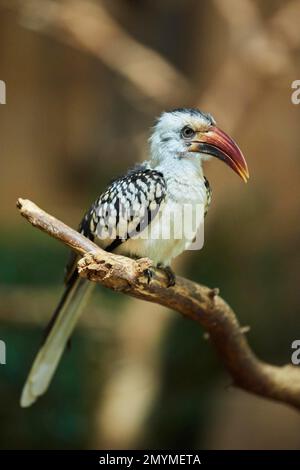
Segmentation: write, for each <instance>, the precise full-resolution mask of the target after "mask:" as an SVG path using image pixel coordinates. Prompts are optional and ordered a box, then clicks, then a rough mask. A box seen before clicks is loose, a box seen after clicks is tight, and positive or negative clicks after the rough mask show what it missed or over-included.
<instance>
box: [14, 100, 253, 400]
mask: <svg viewBox="0 0 300 470" xmlns="http://www.w3.org/2000/svg"><path fill="white" fill-rule="evenodd" d="M210 158H216V159H219V160H221V161H223V162H224V163H226V164H227V165H228V166H229V167H230V168H231V169H232V170H233V171H234V172H235V173H237V174H238V175H239V176H240V177H241V178H242V180H243V181H244V182H247V181H248V179H249V171H248V167H247V163H246V160H245V157H244V156H243V154H242V152H241V150H240V149H239V147H238V145H237V144H236V142H235V141H234V140H233V139H232V138H231V137H229V135H227V134H226V133H225V132H224V131H223V130H221V129H220V128H219V127H218V126H217V124H216V121H215V119H214V118H213V117H212V115H211V114H209V113H206V112H203V111H200V110H199V109H198V108H177V109H173V110H171V111H164V112H162V113H161V115H160V116H159V117H158V118H157V120H156V121H155V124H154V126H153V128H152V132H151V135H150V138H149V159H148V160H147V161H145V162H143V163H140V164H138V165H136V166H134V167H133V168H131V169H130V170H129V171H128V172H127V173H126V174H125V175H123V176H121V177H119V178H116V179H114V180H113V181H112V182H111V183H110V184H109V185H108V187H107V189H106V190H105V191H104V192H103V193H101V194H100V196H99V197H98V198H97V199H96V201H95V202H94V203H93V204H92V205H91V207H90V209H89V210H88V211H87V212H86V213H85V215H84V217H83V219H82V221H81V223H80V225H79V228H78V231H79V232H80V233H82V234H83V235H84V236H86V237H87V238H89V239H91V240H93V241H94V242H96V243H97V244H98V245H99V246H100V247H101V248H103V249H105V250H107V251H109V252H113V253H117V254H121V255H125V256H128V257H131V258H134V259H137V258H144V257H147V258H150V259H151V260H152V263H153V265H154V266H156V267H157V268H158V269H161V270H163V271H164V272H165V275H166V283H167V286H168V288H172V286H174V284H175V283H176V277H175V274H174V272H173V270H172V268H171V262H172V260H173V259H174V258H176V257H177V256H178V255H180V254H181V253H182V252H183V251H184V250H186V249H188V247H189V246H190V244H191V243H192V241H193V239H194V237H195V235H196V232H197V230H198V228H199V225H200V224H201V223H203V218H204V215H205V214H206V213H207V211H208V207H209V204H210V201H211V188H210V184H209V182H208V180H207V178H206V177H205V176H204V173H203V163H204V162H205V161H206V160H208V159H210ZM185 205H188V206H189V207H191V208H192V212H193V211H194V212H195V208H198V207H201V208H203V211H202V215H201V217H200V220H198V222H197V224H194V225H195V226H194V227H193V230H190V233H189V235H188V236H187V235H186V234H185V233H184V234H183V235H182V236H181V237H177V238H176V237H175V236H174V233H173V232H172V233H171V231H170V236H168V237H163V236H162V235H161V228H162V227H163V228H164V227H165V226H166V225H167V224H168V223H169V220H170V219H169V218H168V217H169V215H170V213H171V212H172V213H173V214H175V218H174V220H175V222H176V220H178V217H179V216H180V211H181V210H182V208H183V206H185ZM176 217H177V219H176ZM175 222H174V223H175ZM150 229H151V230H150ZM147 230H148V232H150V235H149V233H148V234H147V236H144V234H145V232H147ZM77 262H78V255H75V254H71V256H70V260H69V262H68V264H67V268H66V277H65V290H64V293H63V295H62V298H61V300H60V302H59V303H58V306H57V308H56V310H55V312H54V314H53V317H52V319H51V320H50V323H49V325H48V327H47V330H46V334H45V337H44V340H43V342H42V345H41V347H40V350H39V352H38V354H37V356H36V358H35V360H34V362H33V365H32V367H31V369H30V372H29V375H28V378H27V380H26V382H25V385H24V388H23V391H22V394H21V401H20V404H21V406H22V407H28V406H30V405H32V404H33V403H34V402H36V400H37V399H38V398H39V397H40V396H41V395H43V394H44V393H45V392H46V390H47V389H48V387H49V384H50V382H51V380H52V378H53V376H54V373H55V371H56V369H57V366H58V363H59V361H60V359H61V357H62V355H63V352H64V350H65V349H66V346H67V344H68V342H69V340H70V337H71V335H72V333H73V330H74V327H75V325H76V323H77V321H78V319H79V317H80V314H81V312H82V309H83V307H84V304H85V302H86V301H87V298H88V296H89V294H90V292H91V289H92V286H93V285H94V283H92V282H90V281H88V280H86V279H83V278H80V277H79V275H78V272H77ZM150 271H151V270H150ZM145 275H146V274H145ZM147 276H148V277H149V282H151V272H150V274H149V270H147Z"/></svg>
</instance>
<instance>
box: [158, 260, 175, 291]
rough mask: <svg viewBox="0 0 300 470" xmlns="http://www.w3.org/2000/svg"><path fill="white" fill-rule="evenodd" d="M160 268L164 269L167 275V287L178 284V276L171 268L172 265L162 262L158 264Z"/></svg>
mask: <svg viewBox="0 0 300 470" xmlns="http://www.w3.org/2000/svg"><path fill="white" fill-rule="evenodd" d="M157 267H158V269H160V270H161V271H163V272H164V273H165V275H166V276H167V287H173V286H175V284H176V276H175V273H174V271H173V270H172V269H171V268H170V266H164V265H162V264H158V265H157Z"/></svg>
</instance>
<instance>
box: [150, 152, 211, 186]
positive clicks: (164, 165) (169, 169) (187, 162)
mask: <svg viewBox="0 0 300 470" xmlns="http://www.w3.org/2000/svg"><path fill="white" fill-rule="evenodd" d="M151 166H152V168H153V169H155V170H157V171H160V172H161V173H163V175H164V176H165V177H169V178H172V177H173V178H176V179H179V180H180V179H184V180H189V181H191V182H192V181H196V180H198V181H199V180H203V179H204V175H203V169H202V164H201V160H200V158H197V157H195V154H192V156H191V157H189V156H184V157H180V156H174V155H169V156H165V158H164V159H163V160H160V161H159V162H157V160H156V159H152V160H151Z"/></svg>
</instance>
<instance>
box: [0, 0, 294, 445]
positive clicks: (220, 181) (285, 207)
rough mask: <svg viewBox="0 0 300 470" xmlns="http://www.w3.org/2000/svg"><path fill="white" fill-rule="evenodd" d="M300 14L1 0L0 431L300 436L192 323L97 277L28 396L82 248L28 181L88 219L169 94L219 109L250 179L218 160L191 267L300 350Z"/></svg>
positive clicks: (188, 257) (210, 439) (57, 207)
mask: <svg viewBox="0 0 300 470" xmlns="http://www.w3.org/2000/svg"><path fill="white" fill-rule="evenodd" d="M299 18H300V2H299V0H297V1H295V0H265V1H264V2H262V1H258V0H257V1H255V0H227V1H226V2H225V1H222V0H210V1H207V2H199V1H197V0H185V1H182V0H181V1H180V0H165V1H164V2H162V1H158V0H151V1H150V0H113V1H108V0H106V1H100V0H98V1H91V0H86V1H83V0H64V1H63V0H61V1H50V0H38V1H37V0H32V1H31V0H23V1H14V0H10V1H3V0H2V1H0V79H1V80H4V81H5V82H6V85H7V104H6V105H1V106H0V120H1V121H0V122H1V125H0V149H1V153H0V155H1V176H2V177H1V186H0V192H1V193H0V207H1V232H0V238H1V239H0V250H1V263H0V282H1V291H0V292H1V306H0V339H2V340H4V341H5V342H6V344H7V365H6V366H0V423H1V427H0V448H2V449H3V448H73V449H75V448H134V447H137V448H168V447H169V448H184V447H187V448H209V449H216V448H222V449H224V448H225V449H232V448H247V449H252V448H298V447H299V444H300V416H299V414H298V413H297V412H296V411H294V410H292V409H290V408H288V407H285V406H283V405H279V404H274V403H272V402H268V401H266V400H262V399H260V398H257V397H255V396H250V395H248V394H246V393H244V392H241V391H239V390H236V389H234V388H232V387H231V386H230V378H229V377H228V376H227V375H226V373H225V372H224V370H223V369H222V366H221V365H220V364H219V361H218V360H217V358H216V357H215V354H214V351H213V350H212V348H211V346H210V344H209V342H208V341H205V340H204V338H203V331H201V330H199V329H198V327H197V326H196V325H195V324H193V323H192V322H190V321H186V320H184V319H183V318H181V317H180V316H179V315H178V314H177V313H174V312H169V311H167V310H166V309H163V308H162V307H159V306H156V305H152V304H146V303H142V302H140V301H138V300H133V299H128V298H125V297H124V296H122V295H117V294H114V293H111V292H110V291H105V290H104V289H101V288H100V287H99V289H97V290H98V292H97V293H96V295H95V296H94V298H93V301H92V302H91V304H90V306H89V307H88V308H87V309H86V312H85V315H84V316H83V318H82V321H81V323H80V325H79V327H78V328H77V332H76V334H75V337H74V338H73V343H72V348H71V351H69V352H68V353H66V354H65V356H64V359H63V361H62V363H61V366H60V368H59V371H58V373H57V375H56V377H55V380H54V382H53V384H52V386H51V388H50V390H49V392H48V393H47V395H46V396H45V397H44V398H42V399H41V400H40V401H39V402H38V403H37V405H35V406H34V407H33V408H30V409H28V410H22V409H21V408H20V407H19V404H18V402H19V397H20V392H21V387H22V384H23V382H24V380H25V377H26V374H27V372H28V369H29V367H30V364H31V362H32V359H33V356H34V354H35V353H36V351H37V348H38V345H39V342H40V338H41V334H42V329H43V327H44V325H45V324H46V323H47V320H48V318H49V317H50V315H51V311H52V310H53V308H54V306H55V304H56V302H57V299H58V297H59V295H60V293H61V290H62V288H61V281H62V277H63V266H64V262H65V259H66V256H67V251H66V249H65V248H64V247H63V246H61V245H60V244H59V243H58V242H56V241H53V240H51V239H50V238H49V237H47V236H45V235H43V234H41V233H40V232H37V231H36V230H34V229H33V228H32V227H30V226H29V225H28V224H26V223H25V221H24V220H21V217H20V216H19V215H18V214H17V211H16V210H15V201H16V198H17V197H18V196H22V197H28V198H30V199H32V200H33V201H35V202H36V203H37V204H39V205H40V206H41V207H43V208H45V209H46V210H47V211H49V212H50V213H53V214H54V215H57V216H58V217H59V218H61V219H62V220H64V221H65V222H67V223H69V224H70V225H73V226H77V224H78V222H79V220H80V218H81V216H82V214H83V212H84V211H85V209H86V208H87V207H88V205H89V204H90V203H91V202H92V201H93V199H95V198H96V196H97V195H98V194H99V193H100V192H101V191H102V190H103V189H104V188H105V185H106V184H107V183H108V181H109V180H110V179H111V178H112V177H114V176H116V175H117V174H122V172H123V171H124V170H125V169H126V168H127V167H128V166H130V165H131V164H133V163H134V162H136V161H138V160H142V159H144V158H145V157H146V156H147V145H146V143H147V138H148V135H149V128H150V126H151V125H152V124H153V120H154V117H155V116H157V115H158V114H159V113H160V112H161V111H162V110H164V109H169V108H172V107H181V106H199V107H200V109H203V110H205V111H208V112H210V113H212V114H213V116H214V117H215V118H216V120H217V122H218V124H219V125H220V127H221V128H223V129H224V130H225V131H227V132H229V133H231V134H232V136H233V137H234V138H235V139H236V140H237V141H238V143H239V145H240V147H241V148H242V149H243V152H244V154H245V155H246V158H247V161H248V164H249V168H250V173H251V179H250V182H249V184H248V185H247V186H246V185H243V184H242V183H241V181H240V180H239V179H238V178H237V177H236V175H234V174H233V173H232V172H230V171H229V170H228V168H226V167H225V166H224V165H222V164H221V163H218V162H215V161H214V162H212V163H209V164H208V165H207V167H206V175H207V176H208V179H209V181H210V183H211V186H212V189H213V202H212V205H211V208H210V211H209V214H208V217H207V219H206V243H205V247H204V249H203V250H202V251H201V252H198V253H196V254H195V253H193V252H192V253H186V254H185V255H183V256H182V257H181V258H180V260H179V261H178V263H177V271H178V272H180V273H181V274H184V275H186V276H188V277H190V278H192V279H194V280H196V281H199V282H201V283H204V284H207V285H210V286H218V287H220V290H221V294H222V295H223V297H224V298H225V299H226V300H227V301H228V302H229V303H230V304H231V305H232V307H233V308H234V309H235V311H236V313H237V315H238V317H239V320H240V322H241V324H242V325H250V326H251V331H250V333H249V334H248V337H249V341H250V344H251V345H252V346H253V348H254V350H255V351H256V352H257V354H258V355H259V356H260V357H261V358H263V359H265V360H268V361H271V362H273V363H276V364H282V363H287V362H290V356H291V343H292V341H293V340H294V339H299V337H300V315H299V313H300V297H299V277H300V275H299V272H300V238H299V236H300V224H299V210H300V186H299V179H300V161H299V154H300V133H299V122H300V121H299V119H300V105H299V106H296V105H293V104H292V102H291V93H292V89H291V83H292V82H293V81H294V80H296V79H300V60H299V49H300V29H299ZM299 373H300V370H299Z"/></svg>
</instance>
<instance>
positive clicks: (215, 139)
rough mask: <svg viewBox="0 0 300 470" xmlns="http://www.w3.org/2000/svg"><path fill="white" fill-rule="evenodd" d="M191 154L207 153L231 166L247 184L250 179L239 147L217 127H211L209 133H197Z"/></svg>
mask: <svg viewBox="0 0 300 470" xmlns="http://www.w3.org/2000/svg"><path fill="white" fill-rule="evenodd" d="M189 152H200V153H206V154H208V155H212V156H213V157H217V158H219V159H220V160H222V161H223V162H225V163H226V164H227V165H228V166H230V168H232V169H233V171H235V172H236V173H237V174H238V175H239V176H240V177H241V178H242V179H243V180H244V182H245V183H247V181H248V179H249V171H248V166H247V163H246V160H245V157H244V155H243V154H242V152H241V150H240V149H239V147H238V145H237V144H236V143H235V141H234V140H233V139H232V138H231V137H229V135H227V134H226V133H225V132H223V131H222V130H221V129H219V128H218V127H216V126H211V127H210V128H209V129H208V131H207V132H197V134H196V138H195V139H193V142H192V143H191V145H190V147H189Z"/></svg>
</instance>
